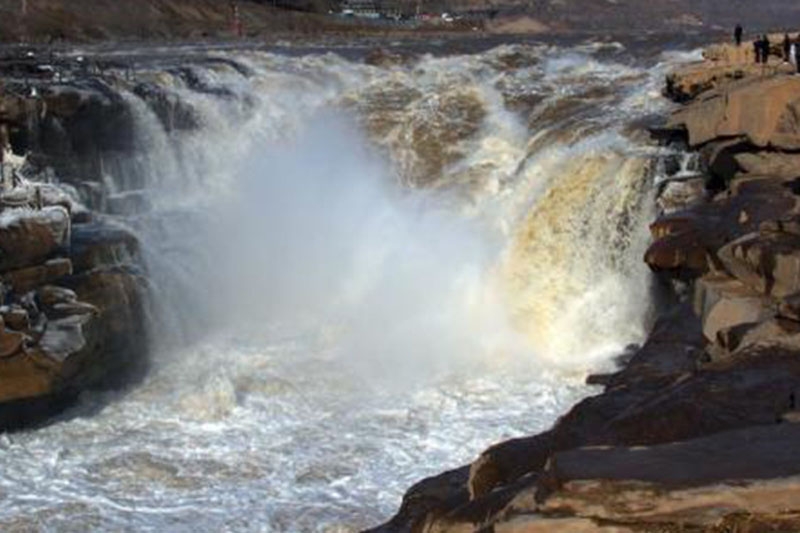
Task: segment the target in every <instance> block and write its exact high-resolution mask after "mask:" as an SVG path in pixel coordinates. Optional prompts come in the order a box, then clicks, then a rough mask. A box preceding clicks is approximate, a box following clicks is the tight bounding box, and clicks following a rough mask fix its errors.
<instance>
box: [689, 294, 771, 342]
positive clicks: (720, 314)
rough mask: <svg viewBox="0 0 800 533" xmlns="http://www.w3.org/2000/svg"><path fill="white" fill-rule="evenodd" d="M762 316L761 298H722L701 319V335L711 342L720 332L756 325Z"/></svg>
mask: <svg viewBox="0 0 800 533" xmlns="http://www.w3.org/2000/svg"><path fill="white" fill-rule="evenodd" d="M764 315H765V309H764V306H763V305H762V300H761V298H757V297H755V298H754V297H741V298H722V299H720V300H719V301H718V302H717V303H716V304H714V305H713V306H712V307H711V309H710V310H709V311H708V313H707V314H706V315H705V316H704V317H703V335H705V337H706V339H708V340H709V341H712V342H713V341H714V340H716V338H717V334H718V333H719V332H720V331H722V330H724V329H729V328H732V327H734V326H739V325H741V324H755V323H758V322H759V321H760V320H761V319H762V318H764Z"/></svg>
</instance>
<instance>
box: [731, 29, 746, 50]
mask: <svg viewBox="0 0 800 533" xmlns="http://www.w3.org/2000/svg"><path fill="white" fill-rule="evenodd" d="M742 33H744V30H742V25H741V24H737V25H736V28H734V30H733V42H735V43H736V46H742Z"/></svg>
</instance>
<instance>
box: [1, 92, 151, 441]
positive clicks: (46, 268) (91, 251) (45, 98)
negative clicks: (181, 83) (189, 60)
mask: <svg viewBox="0 0 800 533" xmlns="http://www.w3.org/2000/svg"><path fill="white" fill-rule="evenodd" d="M81 84H85V85H87V86H89V87H91V86H94V88H93V89H87V87H86V86H81ZM100 126H102V127H100ZM132 128H133V126H132V123H131V118H130V112H129V110H128V108H127V106H125V105H123V103H122V102H121V101H120V100H119V98H118V97H114V96H113V94H112V92H111V91H109V90H107V88H106V89H104V88H103V86H102V84H98V83H96V82H95V81H92V80H88V79H87V80H83V81H81V82H76V83H75V84H74V85H65V84H58V83H52V82H47V83H44V84H43V85H42V86H41V87H40V88H39V90H38V91H37V92H35V93H32V94H30V95H25V94H24V93H21V92H19V91H16V92H15V91H14V87H13V85H12V86H10V87H9V88H8V93H7V94H5V95H2V96H0V149H2V150H3V157H2V158H1V159H0V296H2V298H0V431H3V430H8V429H15V428H20V427H28V426H31V425H34V424H37V423H39V422H42V421H44V420H46V419H47V418H48V417H49V416H51V415H52V414H54V413H57V412H58V411H61V410H63V409H64V408H65V407H68V406H69V405H70V404H71V403H72V400H73V399H74V398H76V397H77V395H79V394H80V393H81V392H83V391H85V390H88V389H99V388H109V387H119V386H121V385H122V384H124V383H126V382H129V381H132V380H134V379H136V378H137V377H138V376H141V375H142V373H143V371H144V370H145V368H146V365H147V349H148V328H147V315H148V312H147V309H148V283H147V280H146V277H145V274H144V270H143V262H142V260H141V254H140V253H139V242H138V240H137V239H136V237H135V235H134V234H133V233H132V232H131V230H129V229H127V228H126V226H125V225H124V224H121V223H119V222H118V221H116V220H115V218H114V217H112V216H110V215H105V214H102V213H99V212H97V211H93V210H92V209H91V208H95V209H97V208H106V212H108V213H112V214H113V213H114V212H115V211H114V209H111V205H110V204H113V202H108V201H107V198H108V194H107V193H106V192H105V191H104V189H103V186H102V181H101V176H100V175H99V174H98V173H97V172H96V170H97V167H98V161H100V160H101V159H103V158H106V159H107V158H109V154H113V153H120V152H121V151H124V150H129V149H132V148H133V143H132V142H131V135H132ZM22 154H27V158H26V157H25V156H23V155H22ZM54 181H55V182H58V183H53V182H54ZM70 184H73V185H75V187H73V186H71V185H70ZM79 189H81V190H82V191H83V193H82V194H81V192H80V191H79ZM117 203H118V204H120V206H119V211H124V212H125V214H130V213H131V212H134V211H136V210H137V209H138V208H140V207H142V206H141V205H139V204H137V203H135V202H128V203H127V204H132V205H127V204H126V205H125V209H123V207H122V205H121V204H122V202H117ZM113 205H117V204H113Z"/></svg>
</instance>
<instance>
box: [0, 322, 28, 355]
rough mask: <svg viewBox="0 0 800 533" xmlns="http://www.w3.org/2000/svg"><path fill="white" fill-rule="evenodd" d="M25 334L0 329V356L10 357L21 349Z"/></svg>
mask: <svg viewBox="0 0 800 533" xmlns="http://www.w3.org/2000/svg"><path fill="white" fill-rule="evenodd" d="M24 342H25V335H24V334H22V333H20V332H17V331H9V330H7V329H5V328H2V329H0V358H7V357H12V356H14V355H15V354H17V353H19V352H20V351H21V350H22V346H23V343H24Z"/></svg>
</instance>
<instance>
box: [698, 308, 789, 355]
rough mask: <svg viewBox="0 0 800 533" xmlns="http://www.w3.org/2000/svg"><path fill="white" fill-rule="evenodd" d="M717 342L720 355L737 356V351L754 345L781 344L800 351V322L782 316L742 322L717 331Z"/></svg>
mask: <svg viewBox="0 0 800 533" xmlns="http://www.w3.org/2000/svg"><path fill="white" fill-rule="evenodd" d="M717 343H718V346H719V347H720V348H721V349H722V350H721V354H720V351H717V353H716V354H712V357H713V356H714V355H717V357H719V356H720V355H722V356H723V357H730V356H736V355H737V352H740V351H742V350H745V349H747V348H751V347H754V346H781V347H783V348H786V349H790V350H796V351H800V323H798V322H794V321H791V320H786V319H781V318H770V319H768V320H765V321H762V322H759V323H742V324H738V325H736V326H733V327H731V328H729V329H726V330H721V331H719V332H718V333H717Z"/></svg>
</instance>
